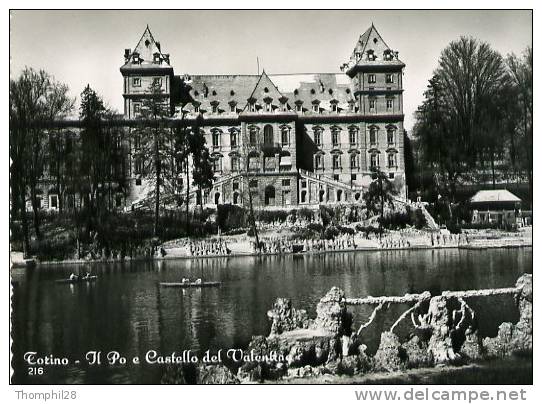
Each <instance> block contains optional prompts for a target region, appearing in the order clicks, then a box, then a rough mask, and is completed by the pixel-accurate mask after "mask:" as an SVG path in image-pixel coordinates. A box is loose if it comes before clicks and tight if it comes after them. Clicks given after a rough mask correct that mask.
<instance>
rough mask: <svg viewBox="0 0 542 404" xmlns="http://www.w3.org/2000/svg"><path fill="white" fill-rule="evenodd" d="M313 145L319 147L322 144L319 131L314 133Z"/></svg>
mask: <svg viewBox="0 0 542 404" xmlns="http://www.w3.org/2000/svg"><path fill="white" fill-rule="evenodd" d="M314 143H315V144H316V145H317V146H320V145H321V144H322V133H321V132H320V130H315V131H314Z"/></svg>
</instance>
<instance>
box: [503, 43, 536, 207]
mask: <svg viewBox="0 0 542 404" xmlns="http://www.w3.org/2000/svg"><path fill="white" fill-rule="evenodd" d="M506 63H507V66H508V70H509V72H510V76H511V80H512V83H513V85H514V88H515V89H516V92H517V94H518V97H517V101H518V104H519V105H520V106H521V115H520V116H521V118H520V120H519V123H518V125H517V133H518V134H519V135H520V136H519V138H520V141H519V142H518V145H517V152H518V154H519V155H520V158H519V161H520V162H521V163H522V168H523V169H524V170H525V171H526V173H527V177H528V182H529V200H530V203H532V200H533V158H532V154H533V49H532V48H531V47H530V46H529V47H527V49H526V50H525V51H524V53H523V55H522V56H521V57H518V56H516V55H514V54H511V55H509V56H508V57H507V59H506ZM514 157H515V156H514Z"/></svg>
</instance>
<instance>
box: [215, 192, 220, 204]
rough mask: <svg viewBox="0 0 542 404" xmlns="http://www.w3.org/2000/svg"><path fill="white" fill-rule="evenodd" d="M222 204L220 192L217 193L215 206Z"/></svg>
mask: <svg viewBox="0 0 542 404" xmlns="http://www.w3.org/2000/svg"><path fill="white" fill-rule="evenodd" d="M219 203H220V192H215V205H218V204H219Z"/></svg>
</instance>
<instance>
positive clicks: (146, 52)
mask: <svg viewBox="0 0 542 404" xmlns="http://www.w3.org/2000/svg"><path fill="white" fill-rule="evenodd" d="M136 52H137V53H139V57H140V58H141V59H142V60H143V61H142V62H141V64H134V63H133V59H132V56H133V54H134V53H136ZM155 53H159V54H160V58H161V59H166V60H163V61H162V64H161V65H160V66H161V67H171V66H170V64H169V62H168V59H169V55H166V54H164V53H162V51H161V49H160V43H159V42H157V41H156V40H155V39H154V37H153V35H152V33H151V30H150V28H149V26H148V25H147V28H145V31H144V32H143V35H141V38H140V39H139V42H138V43H137V45H136V47H135V48H134V50H133V51H132V52H131V53H130V58H129V60H128V62H126V63H125V64H124V66H123V67H131V66H137V67H143V68H145V67H156V64H155V63H153V62H154V54H155Z"/></svg>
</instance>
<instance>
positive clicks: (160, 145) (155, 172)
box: [134, 81, 184, 236]
mask: <svg viewBox="0 0 542 404" xmlns="http://www.w3.org/2000/svg"><path fill="white" fill-rule="evenodd" d="M148 93H149V96H148V97H147V98H145V99H144V100H143V101H142V103H141V114H140V116H139V120H140V121H141V125H140V126H139V128H138V129H137V130H136V131H134V134H136V135H137V136H141V144H142V149H141V150H142V155H143V157H144V158H145V159H147V161H148V162H149V164H147V166H146V167H145V174H146V175H147V178H148V179H149V180H151V181H153V182H154V191H153V194H152V195H151V196H152V198H153V201H154V226H153V233H154V235H155V236H158V234H159V220H160V202H161V201H160V197H161V190H162V188H163V182H164V176H163V170H162V168H163V163H165V162H166V161H168V159H167V158H166V155H167V153H169V152H170V150H171V142H172V136H173V135H172V130H171V128H170V126H169V125H168V122H167V118H168V117H170V116H171V108H170V105H169V103H168V102H167V98H165V96H164V94H163V93H164V90H163V89H162V86H161V84H160V83H159V82H157V81H154V82H153V83H152V84H151V85H150V86H149V91H148ZM181 130H182V131H184V128H181Z"/></svg>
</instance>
